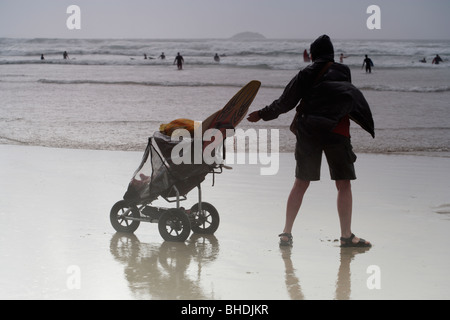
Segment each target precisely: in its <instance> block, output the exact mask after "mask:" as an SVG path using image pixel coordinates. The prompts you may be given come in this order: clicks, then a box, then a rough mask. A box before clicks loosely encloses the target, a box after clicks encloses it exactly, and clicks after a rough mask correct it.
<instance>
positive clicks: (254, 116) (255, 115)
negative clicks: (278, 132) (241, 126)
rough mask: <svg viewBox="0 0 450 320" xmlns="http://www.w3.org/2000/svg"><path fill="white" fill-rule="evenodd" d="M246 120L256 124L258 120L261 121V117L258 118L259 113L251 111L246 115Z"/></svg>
mask: <svg viewBox="0 0 450 320" xmlns="http://www.w3.org/2000/svg"><path fill="white" fill-rule="evenodd" d="M247 120H248V121H250V122H258V121H259V120H261V117H260V116H259V112H258V111H253V112H252V113H250V114H249V115H248V117H247Z"/></svg>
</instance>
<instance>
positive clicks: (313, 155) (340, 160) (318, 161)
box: [295, 134, 356, 181]
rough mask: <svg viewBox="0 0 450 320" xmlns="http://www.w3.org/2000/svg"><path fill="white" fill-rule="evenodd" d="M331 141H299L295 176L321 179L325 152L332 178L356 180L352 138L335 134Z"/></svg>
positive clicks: (315, 179) (296, 151) (309, 179)
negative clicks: (314, 142) (317, 142)
mask: <svg viewBox="0 0 450 320" xmlns="http://www.w3.org/2000/svg"><path fill="white" fill-rule="evenodd" d="M331 142H332V143H330V144H325V145H315V144H313V143H304V142H300V143H299V142H297V146H296V150H295V159H296V161H297V165H296V168H295V177H296V178H298V179H301V180H305V181H318V180H320V167H321V165H322V152H323V153H325V157H326V158H327V162H328V167H329V169H330V176H331V179H332V180H355V179H356V174H355V166H354V163H355V161H356V155H355V153H354V152H353V147H352V145H351V143H350V138H347V137H344V136H342V135H338V134H334V137H333V139H332V141H331Z"/></svg>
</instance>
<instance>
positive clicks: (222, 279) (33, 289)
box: [0, 145, 450, 300]
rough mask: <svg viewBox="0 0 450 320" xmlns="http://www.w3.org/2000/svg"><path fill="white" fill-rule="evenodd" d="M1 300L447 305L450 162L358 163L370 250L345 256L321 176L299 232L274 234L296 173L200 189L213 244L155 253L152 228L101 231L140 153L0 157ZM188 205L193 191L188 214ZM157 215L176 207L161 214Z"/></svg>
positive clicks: (239, 177) (35, 151)
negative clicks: (283, 242)
mask: <svg viewBox="0 0 450 320" xmlns="http://www.w3.org/2000/svg"><path fill="white" fill-rule="evenodd" d="M0 152H1V155H2V156H1V157H0V172H1V177H2V179H1V180H0V191H1V195H2V197H1V200H0V217H1V221H2V232H1V233H0V241H1V243H2V245H1V246H0V259H1V273H0V298H1V299H189V300H191V299H192V300H194V299H202V300H203V299H214V300H227V299H233V300H235V299H236V300H247V299H250V300H290V299H449V298H450V290H449V289H448V288H449V287H450V277H449V276H448V270H450V254H449V250H448V244H449V240H450V233H449V228H450V198H449V194H450V193H449V191H450V161H449V158H440V157H427V156H410V155H375V154H359V155H358V161H357V163H356V165H357V167H356V169H357V176H358V180H356V181H355V182H354V183H353V196H354V215H353V231H354V233H355V234H356V235H358V236H360V237H363V238H366V239H367V240H370V241H371V242H372V243H373V244H374V246H373V247H372V248H370V249H368V250H367V249H366V250H357V249H348V248H346V249H341V248H340V247H339V242H338V241H337V239H338V238H339V225H338V217H337V213H336V208H335V203H336V191H335V187H334V184H333V182H332V181H330V180H329V174H328V172H327V168H326V166H325V167H324V169H323V171H322V181H320V182H316V183H313V184H312V185H311V187H310V189H309V190H308V192H307V194H306V197H305V200H304V204H303V207H302V209H301V212H300V214H299V216H298V217H297V221H296V223H295V226H294V230H293V235H294V246H293V248H291V249H280V248H279V246H278V237H277V234H278V233H280V232H281V231H282V227H283V223H284V208H285V202H286V198H287V195H288V192H289V190H290V187H291V184H292V182H293V170H294V160H293V156H292V155H291V154H280V170H279V172H278V174H276V175H273V176H261V175H260V174H259V172H260V166H258V165H234V166H233V170H229V171H225V172H224V173H223V174H221V175H217V176H216V177H215V186H214V187H212V186H211V184H212V176H211V175H209V176H208V177H207V179H206V181H205V182H204V183H203V185H202V187H203V201H206V202H210V203H212V204H213V205H214V206H215V207H216V208H217V209H218V211H219V213H220V217H221V224H220V226H219V229H218V230H217V232H216V234H215V235H214V236H207V237H203V236H198V235H192V236H191V237H190V238H189V239H188V240H187V241H186V242H185V243H170V242H164V241H163V239H162V238H161V237H160V235H159V233H158V229H157V224H149V223H141V226H140V227H139V229H138V230H137V231H136V232H135V233H134V234H132V235H126V234H120V233H116V232H115V231H114V229H113V228H112V226H111V225H110V222H109V211H110V209H111V207H112V205H113V204H114V203H115V202H116V201H118V200H120V199H121V198H122V196H123V194H124V192H125V190H126V187H127V185H128V182H129V180H130V178H131V176H132V174H133V172H134V170H135V169H136V168H137V166H138V165H139V162H140V160H141V157H142V153H140V152H122V151H92V150H69V149H52V148H43V147H26V146H9V145H0ZM195 202H197V193H196V191H195V190H194V191H192V192H191V193H190V194H189V195H188V200H187V201H185V203H183V206H185V207H190V206H191V205H192V204H194V203H195ZM155 204H159V205H162V206H173V204H168V203H166V202H165V201H157V203H155Z"/></svg>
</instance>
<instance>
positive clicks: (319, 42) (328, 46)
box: [309, 34, 334, 61]
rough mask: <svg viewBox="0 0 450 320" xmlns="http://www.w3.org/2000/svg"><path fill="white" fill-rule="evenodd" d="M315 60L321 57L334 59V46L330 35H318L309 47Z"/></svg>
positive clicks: (329, 59)
mask: <svg viewBox="0 0 450 320" xmlns="http://www.w3.org/2000/svg"><path fill="white" fill-rule="evenodd" d="M309 51H310V53H311V56H312V59H313V61H315V60H318V59H321V60H328V61H334V48H333V44H332V43H331V40H330V37H329V36H327V35H326V34H324V35H322V36H320V37H318V38H317V39H316V40H315V41H314V42H313V43H311V47H310V49H309Z"/></svg>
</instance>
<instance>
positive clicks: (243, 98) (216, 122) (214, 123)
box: [202, 80, 261, 134]
mask: <svg viewBox="0 0 450 320" xmlns="http://www.w3.org/2000/svg"><path fill="white" fill-rule="evenodd" d="M260 86H261V82H260V81H257V80H252V81H250V82H249V83H247V84H246V85H245V86H244V87H242V88H241V89H240V90H239V91H238V92H237V93H236V94H235V95H234V96H233V97H232V98H231V99H230V101H228V103H227V104H226V105H225V106H224V107H223V108H222V109H220V110H218V111H216V112H214V113H213V114H212V115H210V116H209V117H208V118H206V119H205V120H204V121H203V122H202V134H203V133H205V131H206V130H208V129H212V128H214V129H219V130H220V131H222V133H225V131H224V130H226V129H234V128H236V126H237V125H238V124H239V123H240V122H241V121H242V119H244V117H245V115H246V114H247V112H248V109H249V107H250V105H251V104H252V102H253V99H254V98H255V97H256V94H257V93H258V90H259V88H260Z"/></svg>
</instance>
